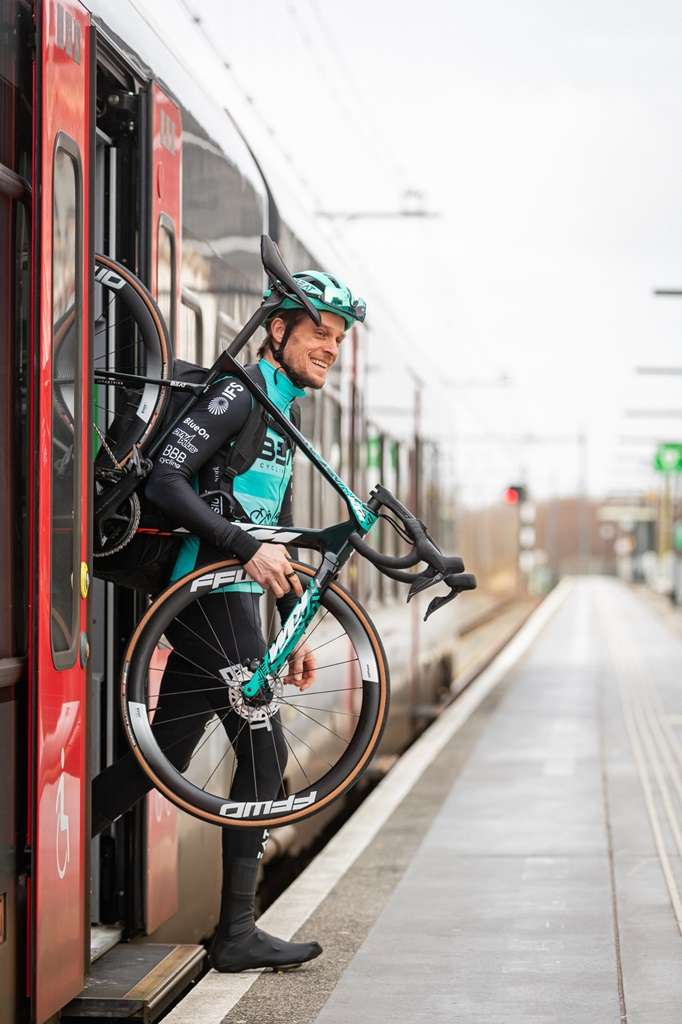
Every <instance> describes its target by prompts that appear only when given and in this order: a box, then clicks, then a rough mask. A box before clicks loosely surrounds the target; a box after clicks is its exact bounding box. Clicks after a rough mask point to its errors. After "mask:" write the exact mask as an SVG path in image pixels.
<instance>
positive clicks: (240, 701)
mask: <svg viewBox="0 0 682 1024" xmlns="http://www.w3.org/2000/svg"><path fill="white" fill-rule="evenodd" d="M219 673H220V675H221V677H222V679H223V680H224V681H225V682H226V683H227V692H228V699H229V701H230V707H231V708H232V710H233V711H236V713H237V714H238V715H239V716H240V717H241V718H245V719H247V721H248V722H249V724H250V726H251V728H253V727H254V726H256V727H257V726H258V725H261V726H265V728H269V727H270V719H271V718H272V717H273V715H276V714H277V712H278V711H279V709H280V705H281V704H282V700H283V694H284V683H283V682H282V680H281V679H280V678H279V677H274V678H271V679H269V680H268V686H269V689H270V693H271V697H270V699H269V700H266V701H263V702H262V703H257V704H256V703H252V702H250V701H248V700H247V699H246V698H245V697H244V694H243V693H242V686H243V684H244V683H246V682H248V681H249V679H251V677H252V675H253V670H252V669H250V668H249V667H248V666H246V665H228V666H227V667H226V668H221V669H219Z"/></svg>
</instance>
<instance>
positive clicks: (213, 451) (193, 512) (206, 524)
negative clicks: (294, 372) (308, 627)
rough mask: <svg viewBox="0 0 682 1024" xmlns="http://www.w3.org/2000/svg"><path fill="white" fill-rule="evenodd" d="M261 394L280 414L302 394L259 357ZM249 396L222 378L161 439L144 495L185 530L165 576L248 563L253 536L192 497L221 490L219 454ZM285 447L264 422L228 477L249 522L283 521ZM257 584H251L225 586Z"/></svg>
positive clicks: (287, 485)
mask: <svg viewBox="0 0 682 1024" xmlns="http://www.w3.org/2000/svg"><path fill="white" fill-rule="evenodd" d="M258 366H259V369H260V370H261V372H262V374H263V377H264V379H265V385H266V389H267V394H268V397H269V398H270V399H271V400H272V401H273V402H274V404H275V405H276V406H277V407H278V408H279V409H281V410H282V411H283V412H285V413H290V409H291V403H292V402H293V401H294V399H295V398H300V397H301V396H303V395H304V394H305V392H304V391H303V390H302V389H301V388H297V387H295V385H294V384H292V382H291V381H290V380H289V378H288V377H287V376H286V375H285V374H284V372H283V371H282V370H280V369H276V368H275V367H274V366H272V364H271V363H269V362H267V360H265V359H261V361H260V362H259V364H258ZM252 401H253V399H252V397H251V395H250V394H249V392H248V391H247V389H246V388H245V387H244V386H243V385H242V384H240V383H239V382H238V381H236V380H235V379H234V378H230V377H227V378H225V377H224V378H222V379H221V380H219V381H216V383H215V384H214V385H213V386H212V387H211V388H210V389H209V390H208V391H207V392H206V394H205V395H203V396H202V398H201V399H200V400H199V401H198V402H197V404H196V405H195V406H194V407H193V408H192V412H191V413H190V414H189V415H188V416H186V417H185V419H184V420H183V421H182V423H180V424H179V425H178V426H177V427H176V428H175V430H174V431H173V432H172V434H171V435H170V437H169V439H168V443H167V444H166V446H165V448H164V449H163V450H162V451H161V452H160V454H159V455H158V456H157V458H156V460H155V463H154V469H153V470H152V473H151V475H150V477H149V482H148V484H147V488H146V495H147V497H148V498H149V499H150V501H152V502H154V503H155V504H156V505H159V506H160V507H161V508H162V509H163V510H164V513H165V514H166V515H167V516H169V517H170V519H171V520H172V521H173V522H174V523H176V524H177V525H178V526H184V527H185V529H186V530H187V531H188V534H189V535H188V536H187V537H186V538H185V540H184V541H183V543H182V546H181V549H180V553H179V555H178V558H177V561H176V563H175V567H174V569H173V573H172V575H171V580H176V579H179V578H180V577H181V576H184V575H186V574H187V573H188V572H190V571H191V570H192V569H194V568H195V567H196V566H198V565H205V564H207V563H208V562H211V561H216V560H218V559H219V558H224V557H225V554H226V553H230V554H235V555H237V557H238V558H241V560H242V561H245V562H246V561H248V560H249V559H250V558H251V557H252V556H253V555H254V554H255V552H256V551H257V550H258V548H259V547H260V542H259V541H257V540H255V539H254V538H253V537H251V536H250V535H249V534H248V533H245V532H244V531H243V530H241V529H240V528H239V527H238V526H235V525H234V524H232V523H230V522H229V521H228V520H226V519H224V518H223V517H222V516H220V515H219V514H218V507H219V504H218V506H217V507H216V505H214V506H213V507H212V506H211V503H210V502H208V503H207V502H206V501H204V500H202V499H201V498H200V497H199V494H203V493H205V492H207V491H219V490H224V488H225V482H224V481H223V480H222V479H221V477H222V473H223V467H224V458H223V457H221V453H223V452H224V451H225V450H226V449H229V447H230V443H231V441H233V440H234V439H235V438H236V437H237V435H238V434H239V432H240V430H241V429H242V427H243V426H244V423H245V422H246V419H247V417H248V415H249V412H250V410H251V404H252ZM292 462H293V451H292V448H291V445H290V442H289V440H288V439H287V438H286V437H283V436H282V435H281V434H280V433H279V432H278V431H277V429H276V427H273V426H268V429H267V432H266V435H265V439H264V442H263V447H262V449H261V452H260V455H259V456H258V458H256V460H255V461H254V463H253V465H252V466H250V467H249V469H247V470H246V472H245V473H242V474H240V475H239V476H236V477H235V478H234V481H233V485H232V493H233V495H234V497H235V498H236V499H237V501H238V502H239V504H240V505H241V507H242V508H243V510H244V512H245V513H246V516H247V518H248V519H249V521H250V522H252V523H257V524H273V523H283V524H284V525H287V523H290V522H291V475H292ZM229 589H230V590H233V589H247V590H252V589H254V590H260V587H258V585H257V584H255V583H244V584H236V585H233V586H231V587H230V588H229Z"/></svg>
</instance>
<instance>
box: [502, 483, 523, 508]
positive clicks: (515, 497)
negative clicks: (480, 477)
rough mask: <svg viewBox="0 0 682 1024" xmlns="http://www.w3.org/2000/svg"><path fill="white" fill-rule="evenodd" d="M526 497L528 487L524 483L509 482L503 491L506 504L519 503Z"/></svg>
mask: <svg viewBox="0 0 682 1024" xmlns="http://www.w3.org/2000/svg"><path fill="white" fill-rule="evenodd" d="M527 497H528V488H527V487H526V485H525V484H510V485H509V487H507V489H506V490H505V492H504V500H505V502H506V503H507V505H521V504H523V502H524V501H526V499H527Z"/></svg>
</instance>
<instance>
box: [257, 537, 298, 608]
mask: <svg viewBox="0 0 682 1024" xmlns="http://www.w3.org/2000/svg"><path fill="white" fill-rule="evenodd" d="M244 568H245V569H246V571H247V572H248V574H249V576H250V577H251V579H252V580H255V581H256V583H260V585H261V587H264V588H265V590H269V591H270V593H271V594H272V595H273V596H274V597H284V595H285V594H288V593H289V592H293V593H294V594H296V596H297V597H300V596H301V594H302V593H303V587H302V586H301V581H300V580H299V578H298V576H297V575H296V573H295V572H294V570H293V569H292V568H291V562H290V561H289V559H288V558H287V555H286V552H285V550H284V548H283V547H282V545H281V544H261V546H260V547H259V548H258V551H257V552H256V554H255V555H254V556H253V558H250V559H249V561H248V562H245V563H244Z"/></svg>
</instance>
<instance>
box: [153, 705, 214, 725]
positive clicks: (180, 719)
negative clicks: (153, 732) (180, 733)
mask: <svg viewBox="0 0 682 1024" xmlns="http://www.w3.org/2000/svg"><path fill="white" fill-rule="evenodd" d="M231 707H232V705H231V704H218V705H215V706H214V707H213V710H214V711H225V710H227V711H229V710H230V708H231ZM154 710H155V711H162V710H163V704H159V705H158V706H157V707H156V708H154ZM210 710H211V708H205V709H204V710H203V711H190V712H188V714H186V715H175V716H174V717H173V718H164V720H163V721H162V722H158V723H157V722H152V729H153V728H154V727H155V726H156V725H157V724H158V726H159V727H160V726H162V725H168V723H169V722H184V721H185V719H187V718H197V717H198V716H199V715H205V714H207V713H208V712H209V711H210Z"/></svg>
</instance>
